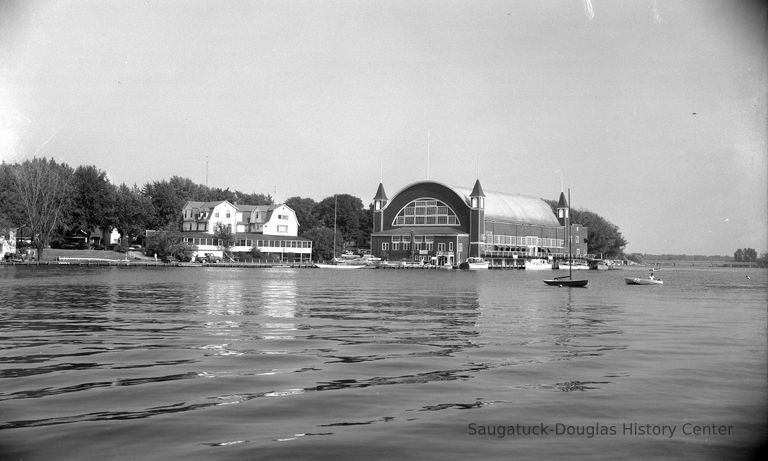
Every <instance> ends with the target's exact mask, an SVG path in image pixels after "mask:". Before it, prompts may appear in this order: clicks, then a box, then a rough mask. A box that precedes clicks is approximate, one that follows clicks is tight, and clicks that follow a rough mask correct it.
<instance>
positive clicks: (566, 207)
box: [544, 189, 589, 288]
mask: <svg viewBox="0 0 768 461" xmlns="http://www.w3.org/2000/svg"><path fill="white" fill-rule="evenodd" d="M563 202H565V196H564V195H563V193H562V192H560V200H559V201H558V202H557V216H558V217H559V218H565V233H566V236H567V237H568V275H564V276H562V277H555V278H554V279H548V280H544V283H546V284H547V285H549V286H555V287H581V288H583V287H586V286H587V283H589V280H574V279H573V251H572V250H571V240H572V239H571V223H570V216H571V189H568V203H563Z"/></svg>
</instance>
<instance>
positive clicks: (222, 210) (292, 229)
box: [181, 200, 312, 262]
mask: <svg viewBox="0 0 768 461" xmlns="http://www.w3.org/2000/svg"><path fill="white" fill-rule="evenodd" d="M181 213H182V219H183V220H182V226H181V231H182V237H183V239H184V241H185V242H187V243H189V244H191V245H196V246H197V253H196V254H195V256H198V255H200V256H202V255H205V254H206V253H213V254H214V255H216V256H219V257H223V253H224V248H223V247H222V246H221V242H220V241H219V240H218V239H216V238H215V237H214V233H215V232H216V227H217V225H218V224H221V225H223V226H224V227H226V228H228V229H229V230H230V231H231V232H232V233H233V234H234V237H235V244H234V246H233V247H231V248H230V251H232V252H233V253H239V252H244V253H247V252H249V251H251V248H252V247H254V246H256V247H258V249H259V251H261V253H262V255H264V256H265V257H266V258H270V257H271V256H275V257H276V259H279V260H280V261H286V262H309V261H311V259H312V241H311V240H308V239H305V238H301V237H298V233H299V222H298V220H297V219H296V213H295V212H294V211H293V210H292V209H291V208H290V207H288V206H287V205H285V204H280V205H233V204H231V203H229V202H228V201H226V200H223V201H218V202H192V201H189V202H187V203H186V204H184V208H183V209H182V211H181Z"/></svg>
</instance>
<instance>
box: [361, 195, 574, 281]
mask: <svg viewBox="0 0 768 461" xmlns="http://www.w3.org/2000/svg"><path fill="white" fill-rule="evenodd" d="M373 201H374V224H373V233H372V234H371V250H372V253H373V254H374V255H375V256H378V257H381V258H386V259H389V260H398V259H409V260H410V259H414V260H421V261H426V262H433V263H437V264H440V265H443V264H458V263H460V262H462V261H464V260H466V259H467V258H468V257H470V256H481V257H484V258H485V259H487V260H489V261H491V263H492V264H494V265H499V266H513V265H521V264H522V261H523V260H524V259H525V258H534V257H535V258H542V257H552V258H567V251H568V244H567V241H566V233H565V228H564V226H563V225H562V224H561V223H559V222H558V220H557V218H556V216H555V214H554V213H553V211H552V208H551V207H550V206H549V205H548V204H547V203H546V202H545V201H544V200H542V199H539V198H535V197H528V196H524V195H512V194H506V193H500V192H487V193H486V192H484V191H483V188H482V186H481V185H480V181H479V180H477V181H476V182H475V185H474V188H473V189H471V190H470V189H467V188H463V187H456V186H449V185H446V184H442V183H438V182H435V181H421V182H417V183H414V184H411V185H409V186H407V187H405V188H404V189H402V190H401V191H400V192H398V193H397V194H395V196H394V197H393V198H392V199H391V200H390V199H388V198H387V195H386V193H385V191H384V186H383V184H379V188H378V190H377V192H376V196H375V197H374V199H373ZM572 229H573V254H574V256H579V255H581V256H585V255H586V249H587V244H586V239H585V236H586V235H587V228H586V227H584V226H579V225H573V226H572Z"/></svg>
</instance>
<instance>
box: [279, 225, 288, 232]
mask: <svg viewBox="0 0 768 461" xmlns="http://www.w3.org/2000/svg"><path fill="white" fill-rule="evenodd" d="M277 231H278V232H280V233H286V232H288V226H277Z"/></svg>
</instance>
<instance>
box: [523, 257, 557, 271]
mask: <svg viewBox="0 0 768 461" xmlns="http://www.w3.org/2000/svg"><path fill="white" fill-rule="evenodd" d="M525 270H527V271H550V270H552V263H551V262H550V261H547V260H544V259H532V260H529V261H526V262H525Z"/></svg>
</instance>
